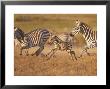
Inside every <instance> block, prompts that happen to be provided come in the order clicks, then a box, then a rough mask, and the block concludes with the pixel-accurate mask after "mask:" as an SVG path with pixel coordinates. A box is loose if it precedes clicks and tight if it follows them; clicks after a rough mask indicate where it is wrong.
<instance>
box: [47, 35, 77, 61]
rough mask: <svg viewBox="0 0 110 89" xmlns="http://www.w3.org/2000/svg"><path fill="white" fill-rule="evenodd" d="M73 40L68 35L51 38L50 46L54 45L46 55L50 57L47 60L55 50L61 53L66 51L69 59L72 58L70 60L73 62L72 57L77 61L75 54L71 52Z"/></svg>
mask: <svg viewBox="0 0 110 89" xmlns="http://www.w3.org/2000/svg"><path fill="white" fill-rule="evenodd" d="M72 40H73V38H72V37H70V36H69V34H59V35H57V36H56V35H54V36H52V38H51V40H50V42H51V43H52V44H54V47H53V49H52V50H51V51H50V52H49V53H48V54H47V56H48V55H50V54H51V53H52V54H51V55H50V57H49V58H48V59H50V58H51V57H52V56H53V55H54V54H55V52H56V51H57V50H61V51H67V52H68V53H69V54H70V55H71V57H72V60H73V55H74V57H75V59H76V60H77V58H76V55H75V52H74V51H73V50H72V49H73V43H72V42H73V41H72Z"/></svg>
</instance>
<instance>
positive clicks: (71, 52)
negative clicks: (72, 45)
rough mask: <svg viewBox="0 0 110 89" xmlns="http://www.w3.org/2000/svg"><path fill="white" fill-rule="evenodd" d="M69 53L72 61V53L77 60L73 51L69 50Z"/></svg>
mask: <svg viewBox="0 0 110 89" xmlns="http://www.w3.org/2000/svg"><path fill="white" fill-rule="evenodd" d="M69 53H70V55H71V58H72V60H73V61H74V59H73V55H74V57H75V59H76V60H77V57H76V55H75V52H74V51H71V50H70V51H69Z"/></svg>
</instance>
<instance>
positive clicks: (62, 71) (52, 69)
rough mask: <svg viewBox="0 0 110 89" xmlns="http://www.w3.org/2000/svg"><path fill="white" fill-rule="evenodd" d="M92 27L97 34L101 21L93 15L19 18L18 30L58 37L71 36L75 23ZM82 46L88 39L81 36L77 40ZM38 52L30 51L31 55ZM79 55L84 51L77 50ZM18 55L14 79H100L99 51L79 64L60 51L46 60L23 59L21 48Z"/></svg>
mask: <svg viewBox="0 0 110 89" xmlns="http://www.w3.org/2000/svg"><path fill="white" fill-rule="evenodd" d="M76 19H80V20H81V21H84V22H86V23H87V24H89V25H90V26H91V27H92V28H93V30H96V25H97V23H96V20H97V17H96V15H95V14H93V15H89V14H87V15H18V14H17V15H15V26H17V27H20V28H21V29H23V31H25V32H29V31H31V30H33V29H35V28H39V27H40V28H47V29H48V30H49V31H51V32H54V33H56V34H58V33H62V32H69V31H71V30H72V27H73V26H74V20H76ZM77 39H78V43H77V44H75V46H76V45H79V44H80V45H83V43H84V39H83V38H82V36H81V35H78V36H77ZM50 49H51V47H48V45H46V47H45V49H44V50H43V53H44V54H46V53H48V52H49V50H50ZM33 50H35V49H34V48H32V49H29V52H30V54H31V53H32V51H33ZM74 50H75V52H76V55H77V56H79V55H80V53H81V48H79V47H75V48H74ZM14 51H15V52H14V53H15V55H14V75H15V76H96V75H97V51H96V48H95V49H91V50H89V51H90V52H91V53H94V54H93V55H91V56H87V55H86V54H84V56H83V57H82V58H78V60H74V61H73V60H72V59H71V58H70V56H69V55H68V53H67V52H65V51H58V52H57V53H56V54H55V57H53V58H51V59H50V60H48V61H47V60H46V59H47V58H46V57H43V56H42V55H39V56H38V57H36V56H31V55H29V56H25V55H22V56H20V55H19V47H15V50H14Z"/></svg>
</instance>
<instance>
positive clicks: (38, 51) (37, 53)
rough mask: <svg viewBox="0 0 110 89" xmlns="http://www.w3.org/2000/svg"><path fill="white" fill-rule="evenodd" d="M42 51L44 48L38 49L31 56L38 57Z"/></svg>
mask: <svg viewBox="0 0 110 89" xmlns="http://www.w3.org/2000/svg"><path fill="white" fill-rule="evenodd" d="M43 49H44V46H42V47H40V48H39V49H38V50H37V51H36V52H35V53H33V54H32V56H33V55H36V56H38V55H39V54H40V53H41V52H42V50H43Z"/></svg>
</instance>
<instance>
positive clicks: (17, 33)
mask: <svg viewBox="0 0 110 89" xmlns="http://www.w3.org/2000/svg"><path fill="white" fill-rule="evenodd" d="M24 35H25V34H24V32H23V31H22V30H21V29H20V28H17V27H14V39H17V40H18V41H19V42H20V43H23V42H24Z"/></svg>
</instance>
